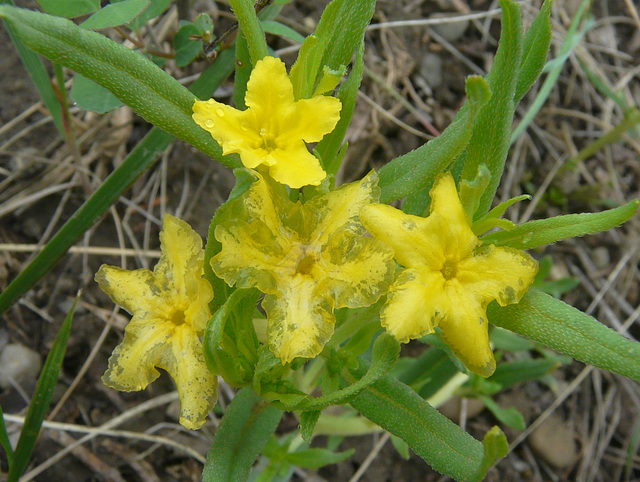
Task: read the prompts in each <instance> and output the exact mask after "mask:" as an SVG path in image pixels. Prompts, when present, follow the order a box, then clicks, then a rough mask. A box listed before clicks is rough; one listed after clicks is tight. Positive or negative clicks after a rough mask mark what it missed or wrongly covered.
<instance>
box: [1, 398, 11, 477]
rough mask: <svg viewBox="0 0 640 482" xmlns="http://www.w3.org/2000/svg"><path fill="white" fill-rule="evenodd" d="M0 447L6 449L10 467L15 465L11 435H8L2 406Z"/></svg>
mask: <svg viewBox="0 0 640 482" xmlns="http://www.w3.org/2000/svg"><path fill="white" fill-rule="evenodd" d="M0 445H2V448H3V449H4V453H5V454H7V461H8V462H9V467H11V464H13V447H12V446H11V441H10V440H9V434H8V433H7V426H6V424H5V423H4V413H2V405H0Z"/></svg>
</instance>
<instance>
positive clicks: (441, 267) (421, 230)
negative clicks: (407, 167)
mask: <svg viewBox="0 0 640 482" xmlns="http://www.w3.org/2000/svg"><path fill="white" fill-rule="evenodd" d="M430 194H431V208H430V215H429V216H428V217H427V218H421V217H417V216H410V215H407V214H404V213H402V212H401V211H400V210H397V209H395V208H392V207H390V206H383V205H379V204H376V205H371V206H366V207H365V208H364V209H363V210H362V212H361V214H360V218H361V219H362V223H363V224H364V225H365V227H366V228H367V229H368V230H369V232H370V233H371V234H372V235H373V237H374V238H377V239H380V240H382V241H384V242H385V243H387V244H388V245H389V246H391V247H392V248H393V249H394V251H395V256H394V257H395V259H396V260H397V261H398V262H399V263H400V264H401V265H403V266H404V267H405V268H407V269H405V270H404V271H403V272H402V274H401V275H400V276H399V278H398V280H397V281H396V283H395V284H394V285H393V286H392V287H391V289H390V291H389V295H388V300H387V303H386V304H385V306H384V307H383V308H382V310H381V323H382V325H383V326H384V327H385V328H387V330H388V331H390V332H391V333H392V334H393V335H394V336H395V337H396V338H397V339H398V340H400V341H402V342H406V341H408V340H409V339H411V338H417V337H419V336H422V335H423V334H425V333H430V332H432V330H433V329H434V328H435V327H436V326H440V328H441V335H442V338H443V340H444V341H445V342H446V343H447V344H448V345H449V346H450V347H451V348H452V349H453V350H454V352H455V353H456V355H457V356H458V357H459V358H460V359H461V360H462V361H463V363H464V364H465V365H466V366H467V368H469V370H471V371H473V372H475V373H478V374H480V375H482V376H485V377H486V376H489V375H491V373H493V371H494V370H495V359H494V358H493V353H492V352H491V347H490V346H489V334H488V333H489V332H488V322H487V320H486V307H487V305H488V304H489V303H490V302H491V301H492V300H494V299H496V300H497V301H498V303H500V304H502V305H505V304H508V303H515V302H517V301H519V300H520V298H521V297H522V295H523V294H524V293H525V292H526V291H527V289H528V288H529V286H530V285H531V283H532V282H533V279H534V277H535V274H536V272H537V263H536V261H535V260H534V259H533V258H531V256H529V255H528V254H526V253H524V252H522V251H518V250H515V249H510V248H502V247H501V248H496V247H493V246H490V247H487V248H485V249H484V250H482V251H480V252H478V253H476V252H475V249H476V248H477V247H478V246H479V245H480V244H481V243H480V241H479V240H478V238H477V237H476V236H475V235H474V234H473V231H472V230H471V223H470V221H469V219H468V218H467V216H466V213H465V212H464V209H463V207H462V203H461V202H460V198H459V197H458V193H457V191H456V186H455V182H454V180H453V177H452V176H451V174H444V175H441V176H440V177H438V178H437V179H436V181H435V182H434V185H433V188H432V189H431V192H430Z"/></svg>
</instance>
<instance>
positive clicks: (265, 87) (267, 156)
mask: <svg viewBox="0 0 640 482" xmlns="http://www.w3.org/2000/svg"><path fill="white" fill-rule="evenodd" d="M245 103H246V104H247V107H248V108H247V110H243V111H240V110H237V109H234V108H233V107H230V106H228V105H225V104H222V103H220V102H217V101H215V100H214V99H210V100H208V101H206V102H204V101H196V102H195V104H194V105H193V119H194V120H195V121H196V123H197V124H198V125H199V126H200V127H202V128H203V129H205V130H207V131H209V132H210V133H211V135H212V136H213V138H214V139H215V140H216V141H217V142H218V143H219V144H220V145H221V146H222V151H223V153H224V154H225V155H226V154H232V153H238V154H240V159H241V160H242V163H243V164H244V166H245V167H248V168H249V169H255V168H256V167H258V166H259V165H261V164H264V165H265V166H268V168H269V175H270V176H271V177H273V179H275V180H276V181H278V182H280V183H282V184H286V185H288V186H289V187H292V188H299V187H302V186H306V185H308V184H312V185H318V184H320V182H321V181H322V180H323V179H324V178H325V177H326V173H325V172H324V170H323V169H322V167H321V166H320V162H319V161H318V159H317V158H316V157H315V156H314V155H312V154H311V153H310V152H309V150H308V149H307V146H306V144H305V141H306V142H318V141H320V140H321V139H322V138H323V137H324V135H325V134H328V133H329V132H331V131H332V130H333V129H334V127H335V126H336V123H337V122H338V119H339V118H340V109H341V103H340V101H339V100H338V99H336V98H335V97H328V96H322V95H319V96H315V97H313V98H311V99H300V100H297V101H296V100H295V99H294V96H293V85H292V83H291V80H290V79H289V76H288V75H287V70H286V67H285V65H284V63H283V62H282V61H281V60H280V59H277V58H274V57H265V58H263V59H262V60H259V61H258V62H257V63H256V66H255V68H254V69H253V71H252V72H251V77H250V79H249V82H248V83H247V93H246V95H245Z"/></svg>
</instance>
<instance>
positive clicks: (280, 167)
mask: <svg viewBox="0 0 640 482" xmlns="http://www.w3.org/2000/svg"><path fill="white" fill-rule="evenodd" d="M270 156H271V157H272V158H273V159H277V162H274V163H273V164H272V165H270V167H269V175H270V176H271V177H272V178H273V179H275V180H276V181H278V182H279V183H281V184H286V185H287V186H289V187H291V188H293V189H299V188H301V187H303V186H306V185H312V186H317V185H318V184H320V183H321V182H322V180H323V179H324V178H325V177H327V173H326V172H325V171H324V169H322V166H321V165H320V161H319V160H318V158H317V157H316V156H314V155H313V154H310V153H309V151H308V150H307V146H306V145H305V144H304V142H302V141H298V142H295V143H294V142H292V143H291V144H290V145H288V146H287V148H286V149H277V150H274V151H273V152H271V153H270Z"/></svg>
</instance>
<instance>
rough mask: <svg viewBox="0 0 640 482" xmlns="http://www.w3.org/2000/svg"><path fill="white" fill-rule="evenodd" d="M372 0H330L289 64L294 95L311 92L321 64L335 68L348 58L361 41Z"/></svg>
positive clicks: (373, 6) (298, 97)
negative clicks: (292, 61)
mask: <svg viewBox="0 0 640 482" xmlns="http://www.w3.org/2000/svg"><path fill="white" fill-rule="evenodd" d="M375 3H376V2H375V0H361V1H358V2H353V1H351V0H333V1H332V2H331V3H329V5H328V6H327V8H326V9H325V10H324V12H323V13H322V17H321V18H320V21H319V22H318V26H317V27H316V31H315V32H314V34H313V35H310V36H309V37H307V39H306V40H305V42H304V43H303V44H302V48H301V49H300V53H299V54H298V59H297V60H296V62H295V64H294V65H293V67H292V68H291V82H292V83H293V87H294V96H295V98H296V99H307V98H309V97H311V95H313V93H314V92H315V90H316V86H317V85H318V82H320V80H321V78H322V75H323V67H324V66H325V65H326V66H328V67H329V68H330V69H333V70H337V69H339V68H340V66H342V65H345V66H346V65H348V64H349V63H350V62H351V57H352V56H353V52H355V51H356V49H357V48H358V47H359V45H360V44H361V43H362V39H363V36H364V29H365V28H366V27H367V25H368V24H369V21H370V20H371V16H372V15H373V12H374V9H375Z"/></svg>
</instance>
